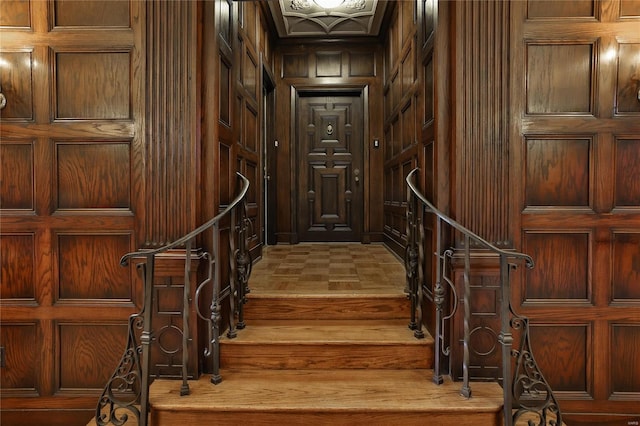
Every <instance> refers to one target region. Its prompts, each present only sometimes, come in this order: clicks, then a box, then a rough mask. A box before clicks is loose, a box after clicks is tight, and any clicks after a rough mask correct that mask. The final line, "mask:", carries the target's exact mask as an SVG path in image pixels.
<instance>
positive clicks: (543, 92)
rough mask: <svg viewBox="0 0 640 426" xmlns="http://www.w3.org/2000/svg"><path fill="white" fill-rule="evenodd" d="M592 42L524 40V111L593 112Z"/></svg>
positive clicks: (556, 112)
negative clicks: (525, 45)
mask: <svg viewBox="0 0 640 426" xmlns="http://www.w3.org/2000/svg"><path fill="white" fill-rule="evenodd" d="M593 53H594V46H593V44H591V43H579V42H576V43H573V44H569V43H565V44H535V43H533V42H530V43H528V44H527V65H526V66H527V70H526V78H527V95H526V97H527V101H526V102H527V110H526V112H527V114H558V113H560V114H569V113H581V114H587V113H592V112H593V96H594V93H595V90H594V82H595V79H594V75H593V70H594V64H595V61H594V58H593Z"/></svg>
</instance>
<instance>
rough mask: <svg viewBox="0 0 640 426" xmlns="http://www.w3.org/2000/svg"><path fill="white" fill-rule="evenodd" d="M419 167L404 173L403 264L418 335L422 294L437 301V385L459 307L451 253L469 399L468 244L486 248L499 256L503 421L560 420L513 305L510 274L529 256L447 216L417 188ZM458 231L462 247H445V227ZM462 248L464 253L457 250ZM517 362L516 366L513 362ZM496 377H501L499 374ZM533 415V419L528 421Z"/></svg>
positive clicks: (526, 322) (463, 391)
mask: <svg viewBox="0 0 640 426" xmlns="http://www.w3.org/2000/svg"><path fill="white" fill-rule="evenodd" d="M418 171H419V169H417V168H416V169H414V170H413V171H411V173H409V175H408V176H407V178H406V182H407V185H408V190H407V202H408V209H407V238H408V241H407V246H406V252H405V266H406V270H407V288H406V291H407V293H408V296H409V299H410V300H411V320H410V323H409V327H410V328H412V329H413V330H414V335H415V337H416V338H423V337H424V332H423V331H422V322H423V312H422V309H423V301H424V300H423V299H424V297H427V298H428V299H429V300H431V302H433V305H434V306H435V324H433V325H434V329H435V331H434V334H435V336H434V341H435V350H434V377H433V381H434V383H436V384H441V383H443V377H442V376H443V373H444V374H450V373H451V372H450V371H444V370H443V366H442V362H443V357H447V356H450V355H451V354H452V349H451V346H450V345H448V344H447V338H446V336H445V332H444V329H445V326H446V324H447V321H448V320H451V319H452V318H453V316H454V314H455V313H456V311H457V309H458V299H459V297H458V295H457V292H456V288H455V285H454V279H453V277H452V276H451V275H449V274H450V272H449V271H450V269H451V263H452V262H451V261H452V258H453V257H454V256H457V257H459V256H460V255H461V257H462V258H463V259H464V271H463V288H464V290H463V293H464V294H463V295H462V305H463V339H462V350H463V355H462V364H463V365H462V387H461V390H460V394H461V395H463V396H465V397H467V398H470V397H471V385H470V379H469V364H470V360H469V358H470V357H469V351H470V335H471V331H470V318H471V312H470V300H471V286H470V282H469V276H470V270H471V251H470V247H471V246H472V245H473V246H474V247H478V248H481V249H485V250H488V251H489V252H490V253H493V254H494V255H497V256H498V257H499V259H500V289H499V292H500V299H501V301H502V303H501V306H500V312H499V314H500V323H501V326H500V332H499V334H498V341H499V343H500V344H501V347H502V367H501V375H502V388H503V394H504V425H505V426H511V425H513V424H516V422H517V421H518V420H519V419H521V418H525V417H526V418H527V419H528V420H527V422H528V424H529V425H534V424H539V425H546V424H549V425H556V424H557V425H561V424H562V415H561V412H560V407H559V405H558V401H557V400H556V397H555V395H554V394H553V391H552V389H551V387H550V386H549V384H548V382H547V381H546V380H545V378H544V376H543V375H542V372H541V371H540V369H539V367H538V365H537V363H536V361H535V359H534V357H533V353H532V351H531V346H530V341H529V320H528V318H526V317H523V316H520V315H518V314H516V313H515V311H514V309H513V306H512V304H511V284H510V273H511V270H512V269H513V268H514V267H515V266H516V265H517V263H524V264H525V265H526V266H527V267H528V268H533V264H534V263H533V259H532V258H531V257H530V256H528V255H526V254H524V253H518V252H515V251H508V250H502V249H500V248H498V247H495V246H494V245H492V244H491V243H489V242H487V241H486V240H484V239H483V238H481V237H479V236H478V235H476V234H474V233H473V232H471V231H469V230H468V229H467V228H465V227H464V226H462V225H460V224H459V223H458V222H456V221H455V220H453V219H451V218H450V217H448V216H447V215H445V214H444V213H442V212H441V211H439V210H438V209H437V208H436V207H435V206H434V205H433V204H431V203H430V202H429V201H428V200H427V199H426V197H425V196H424V195H423V194H422V193H421V192H420V191H419V190H418V188H417V187H416V185H415V183H414V178H415V176H417V175H418ZM427 214H432V215H433V217H434V219H435V221H434V223H433V226H434V228H435V248H434V255H435V258H436V262H435V263H436V265H435V281H434V285H433V286H432V287H429V286H427V285H426V283H425V279H424V276H425V271H424V270H423V265H424V261H425V257H424V245H425V244H424V243H425V231H424V230H425V226H424V225H425V224H424V222H423V221H424V219H425V217H426V215H427ZM448 231H450V232H457V233H458V234H457V235H458V236H461V237H462V244H461V245H462V248H461V249H453V248H450V247H448V246H447V247H446V248H445V241H444V240H445V234H444V233H445V232H448ZM460 252H462V253H460ZM512 331H517V332H518V333H519V336H520V342H519V345H518V346H517V347H516V348H515V349H514V348H513V334H512ZM514 363H515V368H514V366H513V365H512V364H514ZM497 379H498V380H499V379H500V378H497ZM532 418H534V419H535V423H534V420H531V419H532Z"/></svg>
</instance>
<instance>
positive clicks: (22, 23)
mask: <svg viewBox="0 0 640 426" xmlns="http://www.w3.org/2000/svg"><path fill="white" fill-rule="evenodd" d="M29 5H30V0H3V1H1V2H0V27H22V28H29V27H30V26H31V15H30V14H29Z"/></svg>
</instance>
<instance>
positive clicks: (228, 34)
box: [216, 0, 234, 48]
mask: <svg viewBox="0 0 640 426" xmlns="http://www.w3.org/2000/svg"><path fill="white" fill-rule="evenodd" d="M216 3H217V5H218V7H219V9H218V10H217V12H218V25H217V27H218V28H217V29H218V35H219V36H220V38H221V39H222V41H223V42H224V44H225V45H226V47H228V48H231V47H232V46H233V36H232V29H233V26H232V22H233V19H234V16H233V11H234V8H233V0H221V1H218V2H216Z"/></svg>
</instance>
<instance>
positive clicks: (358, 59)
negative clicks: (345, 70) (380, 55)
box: [349, 52, 376, 77]
mask: <svg viewBox="0 0 640 426" xmlns="http://www.w3.org/2000/svg"><path fill="white" fill-rule="evenodd" d="M375 75H376V57H375V55H374V53H373V52H349V77H374V76H375Z"/></svg>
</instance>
